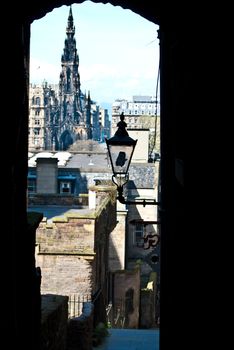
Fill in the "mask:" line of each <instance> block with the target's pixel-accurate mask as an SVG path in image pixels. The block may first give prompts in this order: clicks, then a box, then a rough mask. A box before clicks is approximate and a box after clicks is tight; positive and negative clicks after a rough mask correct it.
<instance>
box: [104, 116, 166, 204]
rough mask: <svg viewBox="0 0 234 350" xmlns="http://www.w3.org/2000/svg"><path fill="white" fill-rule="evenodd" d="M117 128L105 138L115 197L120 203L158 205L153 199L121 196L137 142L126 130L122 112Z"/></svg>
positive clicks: (127, 178)
mask: <svg viewBox="0 0 234 350" xmlns="http://www.w3.org/2000/svg"><path fill="white" fill-rule="evenodd" d="M117 126H118V129H117V131H116V133H115V135H114V136H113V137H111V138H110V139H107V138H105V141H106V145H107V150H108V154H109V158H110V162H111V167H112V172H113V175H112V181H113V183H114V184H115V185H116V186H117V191H118V196H117V199H118V200H119V202H120V203H122V204H142V205H144V206H145V205H158V204H159V203H158V202H156V201H155V200H154V199H152V200H151V199H139V200H135V201H128V200H125V198H124V196H123V186H124V185H125V184H126V183H127V182H128V180H129V174H128V169H129V166H130V163H131V160H132V155H133V152H134V149H135V146H136V143H137V140H133V139H132V138H131V137H130V136H129V135H128V132H127V130H126V127H127V124H126V123H125V121H124V114H123V113H121V115H120V122H119V123H118V124H117Z"/></svg>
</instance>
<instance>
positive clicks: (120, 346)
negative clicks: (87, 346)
mask: <svg viewBox="0 0 234 350" xmlns="http://www.w3.org/2000/svg"><path fill="white" fill-rule="evenodd" d="M109 332H110V335H109V336H108V337H107V338H106V339H105V341H104V343H103V344H102V345H100V346H98V347H94V348H93V350H143V349H144V350H146V349H147V350H159V330H158V329H114V328H112V329H110V330H109Z"/></svg>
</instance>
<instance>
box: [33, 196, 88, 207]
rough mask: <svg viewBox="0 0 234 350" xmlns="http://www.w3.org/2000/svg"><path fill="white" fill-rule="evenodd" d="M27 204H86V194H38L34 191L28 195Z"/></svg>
mask: <svg viewBox="0 0 234 350" xmlns="http://www.w3.org/2000/svg"><path fill="white" fill-rule="evenodd" d="M28 205H30V206H33V205H35V206H37V205H62V206H63V205H67V206H72V205H76V206H87V205H88V195H87V194H83V195H82V194H80V195H79V196H74V195H67V194H39V193H35V194H33V195H29V196H28Z"/></svg>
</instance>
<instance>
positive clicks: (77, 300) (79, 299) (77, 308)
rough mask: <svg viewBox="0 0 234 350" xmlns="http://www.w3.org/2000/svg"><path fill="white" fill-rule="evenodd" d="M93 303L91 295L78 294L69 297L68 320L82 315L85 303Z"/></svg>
mask: <svg viewBox="0 0 234 350" xmlns="http://www.w3.org/2000/svg"><path fill="white" fill-rule="evenodd" d="M87 301H91V296H90V295H80V294H77V293H74V294H71V295H69V299H68V318H74V317H78V316H80V315H81V314H82V308H83V303H84V302H87Z"/></svg>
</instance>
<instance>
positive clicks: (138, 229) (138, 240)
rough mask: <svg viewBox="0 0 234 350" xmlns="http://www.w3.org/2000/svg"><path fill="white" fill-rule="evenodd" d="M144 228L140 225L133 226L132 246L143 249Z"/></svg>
mask: <svg viewBox="0 0 234 350" xmlns="http://www.w3.org/2000/svg"><path fill="white" fill-rule="evenodd" d="M143 236H144V226H143V224H141V223H136V224H135V235H134V245H135V246H137V247H141V248H142V247H144V238H143Z"/></svg>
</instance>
